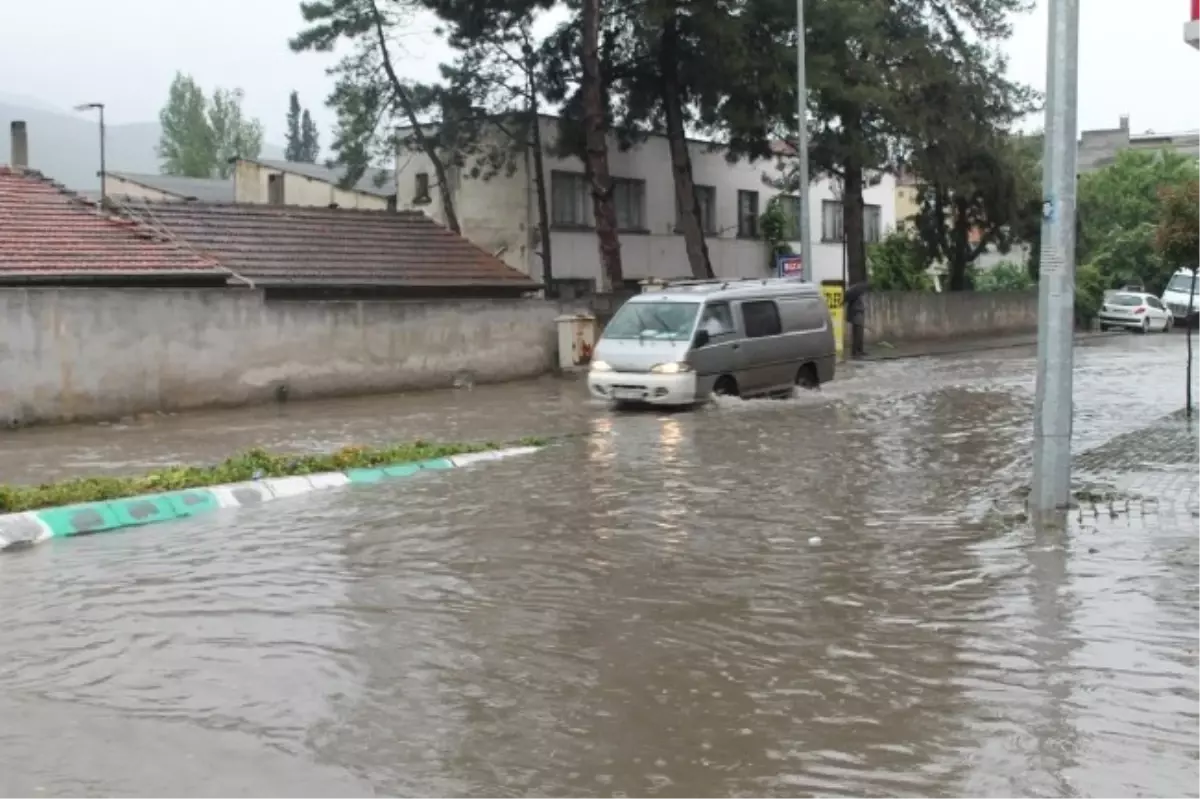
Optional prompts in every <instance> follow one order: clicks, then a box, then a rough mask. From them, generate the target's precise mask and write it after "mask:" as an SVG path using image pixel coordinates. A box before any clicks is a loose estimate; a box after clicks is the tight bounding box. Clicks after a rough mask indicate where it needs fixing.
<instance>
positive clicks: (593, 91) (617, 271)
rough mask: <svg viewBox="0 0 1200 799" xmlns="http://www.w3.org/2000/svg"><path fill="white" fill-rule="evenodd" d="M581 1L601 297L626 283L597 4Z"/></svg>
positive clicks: (586, 117)
mask: <svg viewBox="0 0 1200 799" xmlns="http://www.w3.org/2000/svg"><path fill="white" fill-rule="evenodd" d="M601 2H602V0H583V7H582V9H581V12H580V16H581V25H582V33H583V37H582V38H583V48H582V49H583V52H582V54H581V55H582V58H581V62H582V63H581V66H582V67H583V80H582V82H581V85H580V88H581V89H582V92H583V129H584V140H585V145H584V146H585V148H586V153H585V156H586V157H585V159H584V160H585V161H586V162H587V167H588V169H587V172H588V175H589V182H590V183H591V188H592V212H593V214H594V216H595V219H596V239H597V244H598V246H599V249H600V265H601V281H600V290H601V292H603V293H608V292H611V291H613V290H615V289H620V288H621V287H622V286H623V285H624V282H625V277H624V274H623V273H622V270H621V240H620V239H619V238H618V237H617V208H616V205H615V203H614V202H613V191H612V177H611V176H610V175H609V173H608V119H607V117H608V98H607V91H606V88H605V86H604V85H603V76H602V74H601V71H600V4H601Z"/></svg>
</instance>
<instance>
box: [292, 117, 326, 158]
mask: <svg viewBox="0 0 1200 799" xmlns="http://www.w3.org/2000/svg"><path fill="white" fill-rule="evenodd" d="M299 154H300V157H299V158H295V159H292V160H295V161H303V162H304V163H306V164H315V163H316V162H317V158H318V157H319V156H320V155H321V143H320V139H319V136H318V134H317V125H316V123H315V122H313V121H312V116H311V115H310V114H309V113H308V109H307V108H306V109H304V113H303V115H302V116H301V119H300V153H299Z"/></svg>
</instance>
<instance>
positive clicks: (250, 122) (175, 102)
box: [158, 72, 262, 178]
mask: <svg viewBox="0 0 1200 799" xmlns="http://www.w3.org/2000/svg"><path fill="white" fill-rule="evenodd" d="M242 98H243V93H242V90H241V89H217V90H215V91H214V92H213V95H212V99H211V100H209V99H208V98H206V97H205V96H204V91H203V90H202V89H201V88H200V86H199V84H197V83H196V81H194V80H193V79H192V78H191V76H189V75H184V74H183V73H178V72H177V73H176V74H175V79H174V80H173V81H172V82H171V89H170V91H169V93H168V95H167V104H166V105H165V106H163V109H162V111H160V112H159V123H160V125H161V126H162V133H161V136H160V139H159V144H158V154H159V158H161V159H162V170H163V172H164V173H165V174H168V175H184V176H187V177H194V178H211V177H222V178H227V177H229V176H230V175H231V174H232V173H233V164H232V163H230V160H231V159H233V158H238V157H240V158H257V157H258V154H259V152H260V151H261V150H262V124H261V123H259V121H258V120H256V119H247V118H246V116H245V115H244V114H243V113H242Z"/></svg>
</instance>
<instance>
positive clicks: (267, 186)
mask: <svg viewBox="0 0 1200 799" xmlns="http://www.w3.org/2000/svg"><path fill="white" fill-rule="evenodd" d="M234 165H235V166H234V171H233V197H234V200H235V201H236V202H239V203H254V204H257V205H295V206H310V207H317V208H358V209H362V210H388V209H395V208H396V177H395V174H394V173H393V172H392V171H391V170H390V169H373V168H372V169H367V170H366V171H365V172H364V173H363V175H362V177H360V178H359V179H358V180H357V181H356V182H355V183H354V185H353V186H350V187H343V186H342V183H343V181H344V179H345V177H346V169H345V167H326V166H321V165H320V164H305V163H300V162H295V161H274V160H267V159H251V158H238V159H234Z"/></svg>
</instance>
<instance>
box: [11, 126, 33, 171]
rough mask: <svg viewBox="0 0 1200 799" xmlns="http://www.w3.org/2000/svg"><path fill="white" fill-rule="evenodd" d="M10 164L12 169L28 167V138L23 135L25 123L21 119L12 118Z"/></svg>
mask: <svg viewBox="0 0 1200 799" xmlns="http://www.w3.org/2000/svg"><path fill="white" fill-rule="evenodd" d="M11 132H12V163H11V164H10V166H12V168H13V169H27V168H28V167H29V138H28V137H27V136H26V135H25V123H24V122H23V121H22V120H19V119H15V120H13V123H12V127H11Z"/></svg>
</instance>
